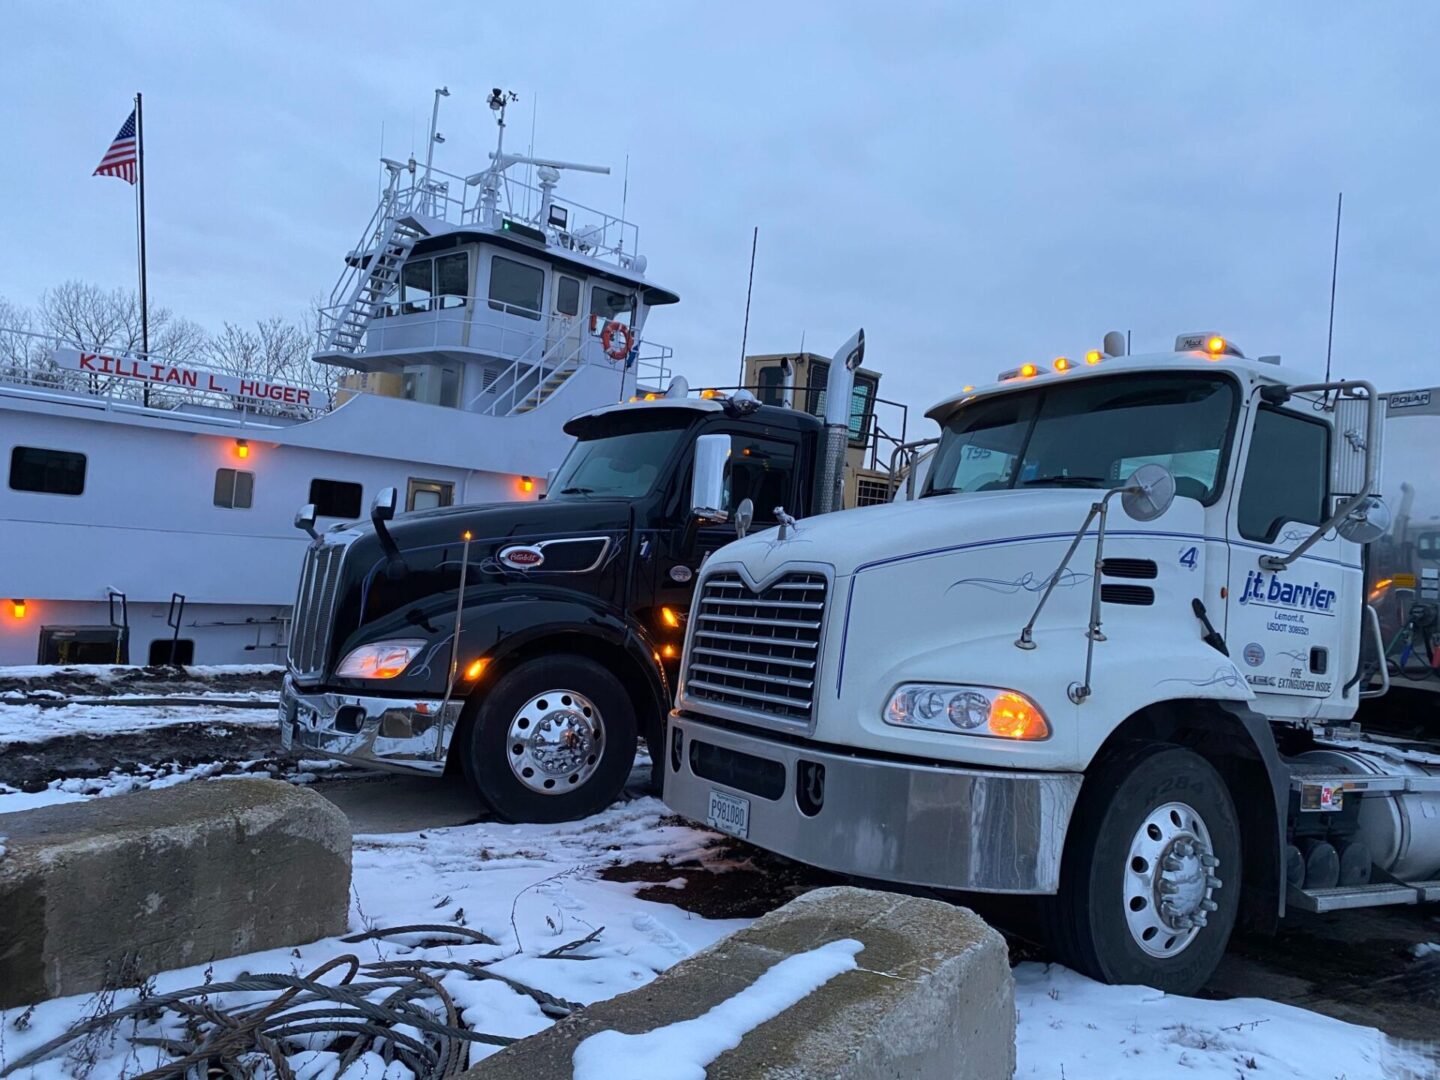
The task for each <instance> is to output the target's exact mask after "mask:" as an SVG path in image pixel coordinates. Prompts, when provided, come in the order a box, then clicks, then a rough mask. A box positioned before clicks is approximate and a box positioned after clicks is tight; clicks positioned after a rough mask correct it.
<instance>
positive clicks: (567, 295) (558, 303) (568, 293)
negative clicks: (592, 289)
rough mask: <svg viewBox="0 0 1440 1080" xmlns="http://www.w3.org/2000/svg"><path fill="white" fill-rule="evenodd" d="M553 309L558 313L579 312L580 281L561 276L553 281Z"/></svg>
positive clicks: (577, 313)
mask: <svg viewBox="0 0 1440 1080" xmlns="http://www.w3.org/2000/svg"><path fill="white" fill-rule="evenodd" d="M555 311H556V313H557V314H560V315H579V314H580V282H579V281H578V280H576V279H575V278H573V277H565V276H563V275H562V276H561V277H560V279H559V280H558V281H557V282H556V283H555Z"/></svg>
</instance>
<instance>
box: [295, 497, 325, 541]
mask: <svg viewBox="0 0 1440 1080" xmlns="http://www.w3.org/2000/svg"><path fill="white" fill-rule="evenodd" d="M295 528H297V529H303V530H305V531H306V532H307V533H309V534H310V539H312V540H319V539H320V534H319V533H318V532H316V531H315V504H314V503H306V504H305V505H304V506H302V507H300V509H299V510H297V511H296V512H295Z"/></svg>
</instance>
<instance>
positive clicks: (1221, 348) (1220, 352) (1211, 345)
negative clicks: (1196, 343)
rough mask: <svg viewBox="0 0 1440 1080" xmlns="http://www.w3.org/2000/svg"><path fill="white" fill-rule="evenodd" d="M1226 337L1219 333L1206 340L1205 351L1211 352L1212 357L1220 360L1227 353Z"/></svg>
mask: <svg viewBox="0 0 1440 1080" xmlns="http://www.w3.org/2000/svg"><path fill="white" fill-rule="evenodd" d="M1225 348H1226V345H1225V339H1224V338H1223V337H1220V336H1219V335H1218V334H1217V335H1216V336H1215V337H1212V338H1211V339H1210V340H1209V341H1207V342H1205V351H1206V352H1208V353H1209V354H1210V359H1212V360H1219V359H1220V357H1222V356H1224V355H1225Z"/></svg>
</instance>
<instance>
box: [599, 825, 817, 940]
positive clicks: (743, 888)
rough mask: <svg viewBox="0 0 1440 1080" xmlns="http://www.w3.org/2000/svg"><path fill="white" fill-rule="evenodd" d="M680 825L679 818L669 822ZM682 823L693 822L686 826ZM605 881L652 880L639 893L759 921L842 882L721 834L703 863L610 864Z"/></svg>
mask: <svg viewBox="0 0 1440 1080" xmlns="http://www.w3.org/2000/svg"><path fill="white" fill-rule="evenodd" d="M669 823H671V824H681V823H682V822H680V819H678V818H676V819H670V820H669ZM683 824H689V823H688V822H684V823H683ZM600 877H602V878H603V879H604V880H606V881H627V882H635V881H643V882H651V884H648V885H646V886H645V887H644V888H642V889H638V890H636V893H635V895H636V896H638V897H639V898H640V899H642V900H650V901H653V902H654V903H657V904H672V905H674V906H675V907H678V908H681V909H683V910H685V911H688V912H691V913H692V914H695V915H699V916H701V917H703V918H706V919H758V918H759V917H760V916H761V915H764V914H765V913H767V912H770V911H774V910H775V909H776V908H778V907H780V906H781V905H783V904H786V903H788V902H789V901H791V900H793V899H795V897H797V896H800V895H802V894H803V893H807V892H809V891H810V890H811V889H818V888H821V887H822V886H825V885H839V884H841V883H842V879H841V878H839V877H837V876H836V875H834V874H828V873H826V872H825V871H824V870H817V869H815V868H814V867H810V866H804V865H802V864H801V863H797V862H791V861H790V860H789V859H785V858H781V857H780V856H778V855H770V854H767V853H766V852H762V851H758V850H757V849H755V848H751V847H746V846H745V845H743V844H739V843H737V842H735V841H733V840H728V839H726V838H724V837H719V836H717V837H716V838H715V839H714V841H712V842H711V843H710V844H709V845H708V847H707V848H706V851H705V855H704V856H703V857H702V858H700V859H686V860H684V861H681V862H671V861H669V860H665V861H662V862H637V863H627V864H625V865H622V866H608V867H606V868H605V869H603V870H601V871H600Z"/></svg>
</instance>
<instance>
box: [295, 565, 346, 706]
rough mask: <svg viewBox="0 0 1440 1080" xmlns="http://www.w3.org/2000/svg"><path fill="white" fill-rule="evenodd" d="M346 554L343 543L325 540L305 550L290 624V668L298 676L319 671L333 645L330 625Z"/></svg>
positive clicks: (314, 673)
mask: <svg viewBox="0 0 1440 1080" xmlns="http://www.w3.org/2000/svg"><path fill="white" fill-rule="evenodd" d="M344 558H345V547H344V545H342V544H322V545H319V546H317V547H312V548H311V549H310V550H309V551H307V552H306V553H305V568H304V570H303V571H302V572H301V574H300V591H299V593H298V594H296V597H295V614H294V618H293V620H292V621H291V624H290V650H289V654H288V659H289V662H290V670H291V671H293V672H294V673H295V674H296V675H299V676H302V677H303V676H307V675H308V676H313V675H319V674H320V673H321V671H322V670H324V667H325V657H326V655H327V653H328V652H329V649H330V629H331V626H332V625H333V624H334V622H335V598H336V596H337V594H338V591H339V590H338V588H337V586H338V585H339V584H340V564H341V562H343V561H344Z"/></svg>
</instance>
